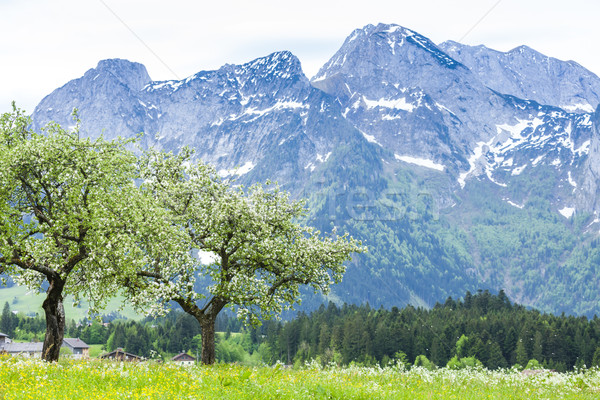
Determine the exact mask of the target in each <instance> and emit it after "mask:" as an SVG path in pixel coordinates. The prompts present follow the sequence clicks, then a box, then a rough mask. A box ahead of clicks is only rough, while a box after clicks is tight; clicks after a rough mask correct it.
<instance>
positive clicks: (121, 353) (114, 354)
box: [100, 347, 143, 360]
mask: <svg viewBox="0 0 600 400" xmlns="http://www.w3.org/2000/svg"><path fill="white" fill-rule="evenodd" d="M100 358H129V359H135V360H141V359H142V358H143V357H141V356H138V355H135V354H132V353H128V352H126V351H125V350H123V349H122V348H120V347H119V348H118V349H116V350H113V351H111V352H110V353H104V354H102V355H101V356H100Z"/></svg>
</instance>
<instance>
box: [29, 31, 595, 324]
mask: <svg viewBox="0 0 600 400" xmlns="http://www.w3.org/2000/svg"><path fill="white" fill-rule="evenodd" d="M444 46H447V45H443V44H441V45H440V46H436V45H435V44H434V43H433V42H431V41H430V40H429V39H427V38H426V37H425V36H422V35H420V34H418V33H416V32H415V31H412V30H410V29H407V28H404V27H401V26H399V25H393V24H378V25H367V26H365V27H364V28H361V29H357V30H355V31H354V32H353V33H352V34H351V35H350V36H349V37H348V38H347V39H346V40H345V41H344V44H343V45H342V46H341V47H340V49H339V50H338V51H337V52H336V53H335V54H334V55H333V56H332V57H331V59H330V60H328V62H326V63H325V64H324V66H323V68H321V70H320V71H319V72H318V73H317V74H316V75H315V76H314V77H313V78H312V79H311V80H309V79H308V78H307V77H306V76H305V74H304V73H303V72H302V69H301V64H300V61H299V60H298V58H297V57H296V56H294V55H293V54H292V53H290V52H287V51H283V52H275V53H271V54H270V55H267V56H265V57H260V58H258V59H255V60H251V61H249V62H247V63H244V64H240V65H231V64H227V65H224V66H223V67H221V68H219V69H217V70H213V71H199V72H198V73H196V74H193V75H191V76H189V77H187V78H185V79H183V80H169V81H159V82H155V81H152V80H151V79H150V78H149V77H147V78H146V76H147V72H146V73H145V74H144V72H145V68H143V69H142V68H141V67H143V66H141V67H140V65H141V64H137V63H129V62H126V61H124V60H118V61H114V60H106V61H101V62H100V63H99V64H98V67H97V68H95V69H91V70H89V71H88V72H86V73H85V74H84V76H83V77H81V78H78V79H76V80H74V81H71V82H69V83H67V84H66V85H64V86H62V87H61V88H59V89H57V90H55V91H54V92H53V93H51V94H50V95H48V96H47V97H46V98H44V99H43V100H42V102H40V104H39V105H38V106H37V107H36V109H35V111H34V113H33V115H32V118H33V126H34V129H40V128H41V127H42V126H43V125H44V124H45V123H46V122H48V121H50V120H55V121H57V122H59V123H61V124H63V125H65V126H69V124H72V122H71V120H70V118H71V117H70V113H71V110H72V108H73V107H77V108H78V109H79V113H80V117H81V119H82V124H83V125H82V132H83V133H84V134H87V135H90V136H97V135H100V134H104V135H105V137H107V138H111V135H117V134H120V135H124V136H131V135H136V134H138V133H140V132H146V135H144V136H143V139H142V141H143V143H142V144H143V145H144V146H156V147H158V148H162V149H165V150H169V151H177V149H178V148H179V147H180V146H182V145H188V146H190V147H192V148H194V149H195V150H196V156H197V157H198V158H199V159H202V160H203V161H205V162H208V163H210V164H212V165H214V166H215V168H217V170H218V171H219V173H220V174H221V175H222V176H227V177H236V179H237V180H238V181H239V182H240V183H242V184H251V183H253V182H257V181H264V180H266V179H273V180H277V181H279V182H280V183H281V184H282V186H283V187H284V188H285V189H287V190H290V191H291V192H292V194H293V196H294V197H307V198H308V199H309V205H310V210H311V215H310V221H311V223H312V224H314V225H316V226H317V228H319V229H321V230H323V231H328V230H329V229H331V227H332V226H337V227H339V228H341V229H343V230H347V231H349V232H350V233H351V234H353V235H354V236H355V237H358V238H360V239H363V240H364V241H365V242H367V244H368V245H369V246H370V248H371V252H370V254H368V255H363V256H360V257H358V258H357V259H356V260H355V261H353V262H352V263H351V264H349V268H348V272H347V274H346V278H345V280H344V282H343V283H342V284H341V285H338V286H336V287H335V288H334V291H333V293H332V295H331V296H332V297H330V298H331V299H334V300H336V301H338V302H344V301H348V302H358V303H360V302H366V301H368V302H370V303H371V304H374V305H379V304H384V305H397V304H401V303H406V302H412V303H413V304H418V305H423V306H427V305H432V304H434V303H435V302H436V301H442V300H443V299H444V297H445V296H448V295H452V296H459V295H461V294H462V293H464V292H465V291H466V290H476V289H478V288H483V289H488V288H489V289H496V290H497V289H501V288H504V289H506V291H507V293H508V294H509V295H510V296H511V297H512V298H514V299H516V300H517V301H523V302H524V303H525V304H528V305H533V306H536V307H539V308H541V309H543V310H562V309H564V307H569V308H568V309H567V310H568V311H569V310H570V311H571V312H576V313H582V314H586V315H591V313H594V312H596V311H598V310H600V307H598V305H599V304H600V303H599V302H598V300H599V298H598V297H597V296H595V295H594V294H593V292H592V291H591V288H592V287H593V286H594V285H595V284H596V283H600V282H596V280H595V279H582V278H581V277H582V276H587V275H586V274H589V273H593V271H594V270H595V266H594V265H595V264H594V263H595V258H594V257H595V254H596V253H597V250H596V248H595V247H593V246H592V244H593V243H594V240H595V239H594V238H595V237H597V235H598V233H599V231H600V220H599V218H598V214H599V213H600V200H599V199H600V194H599V188H598V183H597V182H598V177H599V176H600V135H599V134H598V126H597V124H598V123H599V122H600V121H599V119H600V117H599V114H600V111H596V113H595V114H591V113H589V112H584V111H585V110H572V111H576V112H570V111H569V110H565V109H562V108H560V107H558V106H557V105H553V104H543V103H540V102H538V101H536V100H535V99H527V98H520V97H519V96H517V95H516V94H515V93H504V92H502V91H499V90H496V88H493V87H490V85H488V84H486V82H485V80H482V78H481V76H480V75H481V74H479V73H476V72H473V70H472V69H471V68H475V67H470V65H471V64H473V63H472V62H471V60H470V59H468V58H465V57H466V56H465V57H462V58H461V57H458V56H456V57H455V55H453V54H448V52H450V53H452V51H450V50H448V52H446V51H445V50H444ZM486 49H487V48H486ZM524 50H525V49H524ZM463 51H464V52H467V51H470V50H469V47H468V46H466V47H465V48H464V49H463ZM486 51H487V50H486ZM516 53H517V54H519V56H520V57H524V56H523V55H522V54H521V53H520V52H519V51H518V50H517V51H516ZM525 53H528V52H527V51H523V54H525ZM457 54H458V53H457ZM465 54H466V53H465ZM469 54H470V53H469ZM486 54H487V53H486ZM490 54H495V53H490ZM537 54H539V53H537ZM458 55H460V54H458ZM536 57H537V56H536ZM544 57H545V56H544ZM465 60H466V61H465ZM500 61H502V60H500ZM500 61H498V62H496V63H495V64H493V65H494V68H501V69H503V68H504V69H505V70H506V71H508V70H510V68H509V66H503V64H502V63H501V62H500ZM556 62H560V60H557V61H556ZM128 63H129V64H128ZM473 65H475V66H477V65H479V64H476V63H475V64H473ZM523 65H528V64H527V63H525V64H523ZM561 65H562V64H561ZM570 65H571V64H569V66H570ZM569 66H568V65H566V64H565V65H563V67H564V68H567V67H569ZM515 68H516V67H515ZM569 68H570V67H569ZM475 69H476V70H477V71H480V70H479V69H477V68H475ZM522 70H523V71H529V73H532V72H531V71H534V72H535V74H539V73H538V72H537V70H536V69H531V68H524V69H522ZM549 71H550V70H549ZM570 71H575V72H571V73H577V71H579V72H580V73H581V74H582V76H584V75H585V76H587V75H586V74H587V73H586V72H585V71H583V70H578V69H577V68H575V69H574V70H573V69H571V70H570ZM586 71H587V70H586ZM588 72H589V71H588ZM120 75H124V76H120ZM536 79H537V77H536ZM590 79H591V78H590ZM504 88H511V86H509V85H506V86H505V87H504ZM518 89H519V90H521V89H522V90H524V89H523V88H519V87H515V88H514V91H517V92H518ZM525 89H527V88H525ZM553 90H554V89H553ZM557 90H558V89H557ZM505 91H506V90H505ZM524 93H525V92H524ZM569 93H571V94H570V95H569V96H571V97H572V98H588V97H586V96H588V94H589V93H588V94H586V93H587V92H585V91H583V92H577V90H576V88H575V89H573V90H571V92H569ZM573 93H574V94H573ZM594 93H595V92H594ZM589 98H590V99H593V97H589ZM586 101H587V100H586ZM590 101H592V100H590ZM558 238H561V239H558ZM599 257H600V256H599ZM599 260H600V258H599ZM578 265H579V267H576V266H578ZM565 274H567V275H565ZM563 275H564V276H563ZM565 277H568V278H569V279H572V285H571V288H570V290H571V291H572V292H573V293H575V294H576V296H575V297H577V296H579V297H580V298H581V301H580V302H579V303H575V302H573V301H572V298H571V299H570V300H569V301H566V302H565V303H564V304H567V305H566V306H565V305H563V304H562V303H561V301H563V300H564V299H565V298H566V297H568V295H567V294H566V293H567V291H568V290H569V288H568V287H566V286H564V282H566V281H569V279H566V278H565ZM571 297H572V296H571ZM307 299H308V301H307V304H308V305H307V306H310V304H313V305H314V304H316V303H315V302H318V301H319V298H318V297H310V296H307Z"/></svg>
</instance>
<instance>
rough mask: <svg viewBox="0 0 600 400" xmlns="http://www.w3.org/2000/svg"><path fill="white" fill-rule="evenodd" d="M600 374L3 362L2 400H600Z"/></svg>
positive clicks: (0, 363) (0, 364) (0, 367)
mask: <svg viewBox="0 0 600 400" xmlns="http://www.w3.org/2000/svg"><path fill="white" fill-rule="evenodd" d="M597 398H600V371H599V370H598V369H592V370H580V371H578V372H572V373H564V374H559V373H552V372H544V373H540V374H535V375H530V376H526V375H523V374H521V373H519V372H518V371H516V370H508V371H488V370H485V369H464V370H456V371H453V370H448V369H445V368H442V369H437V370H433V371H429V370H426V369H423V368H418V367H417V368H412V369H411V370H410V371H405V370H403V369H402V368H397V367H388V368H364V367H349V368H337V367H331V368H325V369H321V368H319V367H317V366H316V365H307V366H306V367H305V368H302V369H298V370H294V369H287V368H283V367H282V366H275V367H255V368H251V367H244V366H239V365H229V364H221V365H216V366H212V367H204V366H194V367H180V366H177V365H173V364H157V363H153V362H149V363H118V362H117V363H113V362H100V361H61V362H60V363H55V364H50V363H46V362H43V361H39V360H22V359H3V360H1V361H0V399H7V400H8V399H19V400H23V399H597Z"/></svg>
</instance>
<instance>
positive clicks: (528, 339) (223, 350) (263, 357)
mask: <svg viewBox="0 0 600 400" xmlns="http://www.w3.org/2000/svg"><path fill="white" fill-rule="evenodd" d="M44 329H45V324H44V320H43V318H42V317H33V318H31V317H26V316H24V315H20V314H18V315H15V314H13V313H12V312H10V306H9V305H8V303H6V304H5V305H4V309H3V312H2V316H1V317H0V331H2V332H4V333H7V334H8V335H9V336H11V337H12V338H14V339H16V340H27V341H30V340H39V339H41V338H43V335H44ZM216 329H217V331H219V332H220V334H219V335H218V336H217V345H216V354H217V360H218V361H222V362H244V363H253V364H260V363H265V364H273V363H275V362H277V361H281V362H283V363H286V364H295V365H302V364H304V363H305V362H307V361H311V360H316V361H317V362H320V363H322V364H323V365H326V364H330V363H335V364H339V365H349V364H352V363H354V364H360V365H366V366H369V365H376V364H378V365H387V364H389V363H397V362H402V363H404V364H405V365H406V366H407V367H409V366H410V365H421V366H425V367H431V368H433V367H434V366H449V367H451V368H461V367H464V366H476V365H482V366H485V367H487V368H489V369H497V368H507V367H512V366H516V365H517V366H519V367H521V368H525V367H526V366H529V367H537V366H543V367H545V368H549V369H554V370H556V371H561V372H562V371H568V370H572V369H574V368H580V367H584V366H587V367H590V366H600V319H598V318H597V317H596V316H594V318H592V319H587V318H586V317H573V316H566V315H564V314H563V315H560V316H556V315H552V314H544V313H540V312H539V311H536V310H531V309H527V308H525V307H523V306H520V305H517V304H513V303H512V302H511V301H510V300H509V299H508V297H507V296H506V295H505V294H504V292H503V291H500V292H499V293H498V294H497V295H494V294H491V293H489V292H488V291H479V292H477V293H476V294H471V293H469V292H467V293H466V294H465V296H464V298H462V299H460V300H454V299H452V298H448V299H447V300H446V301H445V302H444V304H439V303H438V304H436V305H435V307H433V308H432V309H429V310H428V309H424V308H415V307H412V306H410V305H409V306H407V307H405V308H402V309H399V308H396V307H393V308H392V309H390V310H388V309H383V308H379V309H376V308H372V307H370V306H369V305H362V306H356V305H343V306H341V307H338V306H336V305H335V304H333V303H329V305H322V306H321V307H320V308H319V309H318V310H316V311H314V312H312V313H310V314H306V313H299V314H298V315H297V316H296V318H294V319H291V320H289V321H273V320H272V321H264V322H263V324H262V325H261V326H260V327H258V328H256V329H248V328H244V326H243V324H242V323H241V322H240V321H239V320H237V319H236V318H234V317H233V316H231V315H226V314H224V315H222V316H220V317H219V319H218V320H217V324H216ZM65 333H66V336H68V337H79V338H81V339H82V340H84V341H85V342H86V343H88V344H100V345H102V350H103V351H104V350H106V351H110V350H113V349H115V348H117V347H122V348H124V349H125V350H126V351H128V352H131V353H135V354H138V355H141V356H145V357H155V358H156V357H158V358H161V357H162V358H164V359H166V358H167V357H169V356H171V355H173V354H177V353H179V352H181V351H188V352H190V353H192V354H196V352H197V351H198V350H199V348H200V344H201V329H200V326H199V325H198V323H197V321H195V320H194V319H193V318H191V317H190V316H189V315H187V314H185V313H182V312H178V311H173V312H170V313H169V314H167V315H166V316H165V317H162V318H158V319H145V320H141V321H133V320H119V319H116V320H113V321H112V322H110V323H100V322H99V321H98V320H94V321H92V322H89V321H80V322H75V321H70V322H69V323H68V324H67V331H66V332H65Z"/></svg>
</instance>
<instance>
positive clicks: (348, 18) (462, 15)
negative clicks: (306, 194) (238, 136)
mask: <svg viewBox="0 0 600 400" xmlns="http://www.w3.org/2000/svg"><path fill="white" fill-rule="evenodd" d="M599 15H600V2H595V1H591V0H570V1H568V2H567V1H557V0H454V1H448V0H413V1H404V0H392V1H379V0H369V1H365V0H319V1H317V0H301V1H294V2H288V1H285V0H275V1H271V0H264V1H263V0H252V1H248V0H220V1H204V0H200V1H198V0H196V1H183V0H170V1H168V2H167V1H164V0H163V1H158V0H144V1H141V0H140V1H138V0H52V1H42V0H0V51H1V54H2V59H1V60H2V62H0V112H6V111H9V110H10V109H11V102H12V101H15V102H16V104H17V106H18V107H19V108H22V109H24V110H25V111H26V112H28V113H31V112H33V110H34V108H35V106H36V105H37V104H38V103H39V102H40V101H41V100H42V98H44V96H46V95H48V94H49V93H51V92H52V91H53V90H54V89H56V88H58V87H60V86H62V85H64V84H65V83H67V82H68V81H70V80H72V79H75V78H78V77H80V76H82V75H83V74H84V73H85V71H87V70H88V69H90V68H94V67H95V66H96V65H97V64H98V61H100V60H102V59H107V58H124V59H128V60H131V61H136V62H139V63H142V64H144V65H145V66H146V68H147V70H148V73H149V74H150V77H151V78H152V79H153V80H169V79H183V78H186V77H188V76H190V75H192V74H194V73H196V72H198V71H202V70H213V69H218V68H219V67H221V66H222V65H224V64H227V63H229V64H240V63H244V62H247V61H250V60H253V59H255V58H258V57H262V56H265V55H267V54H270V53H272V52H274V51H280V50H289V51H291V52H292V53H294V54H295V55H296V56H297V57H298V58H299V59H300V61H301V63H302V67H303V70H304V72H305V74H306V75H307V76H308V77H309V78H310V77H312V76H313V75H315V74H316V73H317V71H318V70H319V68H320V67H321V66H322V65H323V64H325V62H326V61H327V60H328V59H329V58H330V57H331V56H333V54H334V53H335V52H336V51H337V50H338V49H339V47H340V46H341V45H342V43H343V42H344V39H345V38H346V37H347V36H348V35H349V34H350V33H351V32H352V31H353V30H354V29H356V28H361V27H363V26H365V25H367V24H377V23H380V22H383V23H394V24H399V25H402V26H405V27H407V28H410V29H413V30H415V31H417V32H419V33H420V34H422V35H424V36H426V37H428V38H429V39H431V40H432V41H433V42H434V43H441V42H443V41H445V40H455V41H458V42H461V43H464V44H468V45H479V44H484V45H486V46H488V47H490V48H493V49H496V50H500V51H508V50H510V49H512V48H514V47H517V46H520V45H528V46H530V47H532V48H534V49H536V50H537V51H540V52H542V53H544V54H545V55H547V56H551V57H556V58H558V59H562V60H574V61H577V62H578V63H579V64H581V65H583V66H584V67H586V68H588V69H589V70H591V71H592V72H594V73H596V74H600V46H598V43H597V41H598V39H599V38H600V23H599V22H598V16H599Z"/></svg>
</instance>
